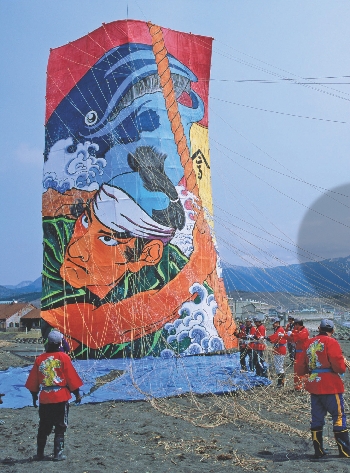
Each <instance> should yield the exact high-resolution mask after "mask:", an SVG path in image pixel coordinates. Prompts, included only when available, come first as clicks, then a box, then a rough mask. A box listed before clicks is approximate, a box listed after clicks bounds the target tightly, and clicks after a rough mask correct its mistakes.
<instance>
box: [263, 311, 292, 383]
mask: <svg viewBox="0 0 350 473" xmlns="http://www.w3.org/2000/svg"><path fill="white" fill-rule="evenodd" d="M272 326H273V331H274V333H273V334H272V335H269V336H268V337H266V340H268V341H269V342H271V343H273V363H274V365H275V370H276V374H277V387H278V388H283V386H284V378H285V374H284V358H285V356H286V353H287V348H286V345H287V339H286V333H285V331H284V328H283V327H281V322H280V319H279V318H278V317H276V318H274V319H272Z"/></svg>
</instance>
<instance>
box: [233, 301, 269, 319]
mask: <svg viewBox="0 0 350 473" xmlns="http://www.w3.org/2000/svg"><path fill="white" fill-rule="evenodd" d="M232 302H233V303H232V306H231V310H232V312H233V314H234V317H235V318H236V319H237V320H243V319H246V318H247V317H255V316H258V317H261V318H264V317H265V316H266V315H267V313H268V308H269V305H268V304H267V303H266V302H260V301H252V300H245V301H244V300H242V299H239V300H235V301H232Z"/></svg>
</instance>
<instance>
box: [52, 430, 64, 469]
mask: <svg viewBox="0 0 350 473" xmlns="http://www.w3.org/2000/svg"><path fill="white" fill-rule="evenodd" d="M63 448H64V434H55V439H54V442H53V460H54V461H57V462H58V461H62V460H65V459H66V458H67V457H66V456H65V455H63Z"/></svg>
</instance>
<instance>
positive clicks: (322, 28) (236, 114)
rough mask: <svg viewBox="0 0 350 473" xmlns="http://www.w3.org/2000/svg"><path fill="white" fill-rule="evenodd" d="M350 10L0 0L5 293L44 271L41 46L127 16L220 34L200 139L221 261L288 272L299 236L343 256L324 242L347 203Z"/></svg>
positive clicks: (288, 3) (202, 2)
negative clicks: (206, 151)
mask: <svg viewBox="0 0 350 473" xmlns="http://www.w3.org/2000/svg"><path fill="white" fill-rule="evenodd" d="M349 13H350V4H349V2H348V1H347V0H343V1H342V0H337V1H336V2H334V0H313V1H312V0H303V1H301V0H284V1H283V2H281V0H266V1H264V2H261V0H245V1H243V0H226V1H225V0H216V1H212V0H177V1H176V2H174V1H170V0H129V1H127V0H118V1H115V0H99V1H98V2H97V1H93V0H60V1H59V2H58V1H57V0H31V1H28V0H13V1H8V0H0V16H1V19H2V27H1V30H0V35H1V38H0V41H1V43H0V44H1V48H0V54H1V72H2V73H1V83H0V84H1V86H0V90H1V107H0V110H1V111H0V113H1V142H2V157H1V167H0V197H1V206H0V209H1V210H0V216H1V225H0V242H1V246H0V262H1V263H0V285H2V284H17V283H19V282H20V281H23V280H34V279H36V278H37V277H38V276H39V275H40V273H41V269H42V254H41V253H42V244H41V241H42V230H41V179H42V164H43V158H42V152H43V148H44V126H43V124H44V113H45V81H46V65H47V60H48V56H49V49H50V48H55V47H58V46H61V45H63V44H65V43H67V42H69V41H73V40H75V39H77V38H79V37H81V36H84V35H85V34H87V33H88V32H91V31H93V30H94V29H96V28H98V27H99V26H100V25H101V24H102V22H105V23H108V22H111V21H115V20H119V19H125V18H127V17H128V18H131V19H138V20H144V21H147V20H151V21H152V22H153V23H156V24H159V25H161V26H164V27H167V28H172V29H175V30H179V31H184V32H192V33H195V34H201V35H205V36H212V37H214V39H215V41H214V45H213V57H212V70H211V78H212V80H211V83H210V101H209V107H210V108H209V136H210V146H211V169H212V185H213V200H214V217H215V219H214V221H215V229H216V235H217V241H218V247H219V251H220V254H221V256H222V259H223V260H224V261H226V262H229V263H232V264H237V265H250V264H254V265H258V266H274V265H280V264H289V263H296V262H298V258H297V251H296V247H295V244H296V243H298V235H299V233H300V235H301V236H303V235H307V241H308V242H309V243H310V242H311V247H312V252H313V254H315V255H317V254H320V252H321V249H322V251H323V250H324V254H327V257H335V256H344V252H345V255H346V244H344V243H346V241H345V240H347V238H346V236H343V235H345V234H344V232H343V233H341V232H340V233H339V235H340V237H339V238H340V240H341V241H339V238H335V239H332V235H337V233H338V231H337V228H338V227H337V225H339V228H342V229H344V224H343V219H344V221H346V219H348V210H349V208H350V203H348V201H349V200H350V199H349V198H348V195H349V192H348V190H349V180H350V179H349V176H350V173H349V152H350V146H349V145H350V134H349V124H350V116H349V105H350V104H349V101H350V87H349V85H350V68H349V51H350V32H349V24H348V22H349V17H350V15H349ZM329 77H332V78H331V79H329ZM309 78H315V79H309ZM307 117H308V118H307ZM337 188H340V189H341V190H342V192H341V194H342V197H341V202H338V200H339V199H338V200H337V197H336V196H337V195H338V194H336V193H335V192H329V191H332V190H333V191H336V192H338V191H337ZM344 192H345V194H344ZM328 196H331V197H332V199H331V200H332V205H333V207H332V205H328V200H327V199H329V197H328ZM334 197H335V200H334V199H333V198H334ZM320 198H321V202H320ZM337 202H338V203H337ZM338 204H339V205H341V206H342V207H341V208H342V209H343V210H342V211H341V210H339V209H338V207H337V206H338ZM334 205H335V206H336V207H337V209H338V210H335V207H334ZM310 207H313V208H315V209H316V211H317V212H319V214H322V213H327V212H328V213H330V215H328V217H329V216H331V215H336V217H335V218H333V221H332V222H333V223H332V225H333V224H334V225H335V226H334V227H332V229H333V231H332V232H330V235H329V238H327V239H325V238H319V236H320V235H321V234H322V235H324V232H323V231H319V230H313V228H314V227H315V228H320V227H317V224H316V223H315V218H314V217H315V215H319V214H317V212H316V213H315V212H314V211H311V214H312V218H311V217H310V222H311V223H310V225H309V227H308V220H307V219H308V218H309V217H308V215H310V211H309V210H308V209H309V208H310ZM320 209H321V210H320ZM321 216H322V215H321ZM328 217H327V216H326V217H322V218H325V219H326V222H327V218H328ZM328 220H329V218H328ZM334 220H336V222H334ZM338 220H341V222H340V223H339V224H338V223H337V221H338ZM302 223H303V227H302V230H300V227H301V225H302ZM305 225H306V228H307V229H309V230H308V231H306V233H305V231H304V230H303V229H304V228H305ZM326 227H327V225H326ZM299 230H300V231H299ZM310 232H311V233H310ZM319 240H320V242H318V241H319ZM303 241H304V242H305V241H306V240H303V239H302V238H301V240H299V246H300V244H303ZM309 243H308V244H309ZM325 245H326V246H327V245H328V247H327V248H324V246H325ZM344 248H345V249H344ZM308 251H310V250H309V249H308ZM348 254H350V250H349V252H348ZM321 256H322V255H321Z"/></svg>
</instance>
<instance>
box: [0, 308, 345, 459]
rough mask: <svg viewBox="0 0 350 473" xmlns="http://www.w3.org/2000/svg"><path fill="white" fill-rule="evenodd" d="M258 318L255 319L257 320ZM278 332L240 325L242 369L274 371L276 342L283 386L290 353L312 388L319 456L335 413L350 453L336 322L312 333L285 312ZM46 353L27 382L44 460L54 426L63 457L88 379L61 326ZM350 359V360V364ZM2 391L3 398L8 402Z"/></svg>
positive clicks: (301, 382)
mask: <svg viewBox="0 0 350 473" xmlns="http://www.w3.org/2000/svg"><path fill="white" fill-rule="evenodd" d="M253 323H254V325H253ZM272 325H273V333H271V334H269V335H267V334H266V328H265V326H264V324H263V321H262V320H261V318H258V317H253V318H250V317H248V318H247V319H246V320H245V322H244V323H242V324H241V325H240V326H239V328H238V329H237V331H236V336H237V337H238V339H239V341H240V344H239V347H240V365H241V371H242V372H247V371H251V372H255V375H256V376H261V377H265V378H266V377H268V369H267V364H266V361H265V356H264V355H265V350H266V348H267V344H266V342H269V343H271V344H272V352H273V363H274V368H275V371H276V375H277V383H276V387H277V388H283V387H284V385H285V368H284V362H285V358H286V356H287V353H288V355H289V358H290V360H291V361H292V362H293V365H294V390H295V391H296V392H299V391H301V390H304V389H305V390H306V391H308V392H309V393H310V394H311V425H310V428H311V435H312V442H313V446H314V450H315V455H314V457H313V460H316V461H322V460H325V459H326V458H327V451H326V450H325V449H324V447H323V427H324V425H325V417H326V415H327V413H329V414H330V415H331V417H332V420H333V432H334V437H335V440H336V443H337V446H338V450H339V456H340V457H344V458H348V459H349V458H350V441H349V434H348V429H347V424H346V416H345V409H344V399H343V393H344V383H343V380H342V376H343V375H344V373H345V371H346V367H347V363H348V362H347V360H346V359H345V358H344V356H343V353H342V350H341V347H340V345H339V343H338V341H337V340H336V339H335V338H333V334H334V323H333V321H332V320H329V319H323V320H321V322H320V326H319V333H318V334H317V335H316V336H314V337H311V338H310V336H309V332H308V330H307V328H306V327H305V326H304V323H303V321H302V320H301V319H298V318H295V319H294V318H293V317H292V316H290V317H289V319H288V324H287V325H286V327H282V326H281V323H280V319H279V318H274V319H272ZM45 349H46V351H45V353H43V354H41V355H40V356H38V357H37V358H36V360H35V363H34V366H33V368H32V369H31V371H30V374H29V377H28V379H27V382H26V384H25V386H26V388H27V389H28V390H29V391H30V392H31V395H32V398H33V406H34V407H38V405H37V402H38V401H39V428H38V435H37V454H36V456H35V457H34V459H35V460H43V459H44V458H45V457H44V449H45V445H46V440H47V437H48V435H49V434H50V433H51V432H52V430H53V429H54V452H53V460H56V461H62V460H65V459H66V456H65V455H64V451H63V448H64V433H65V431H66V428H67V422H68V410H69V402H68V401H69V400H70V399H71V394H74V396H75V402H76V403H80V401H81V396H80V392H79V388H80V387H81V386H82V384H83V383H82V380H81V379H80V377H79V376H78V374H77V372H76V371H75V369H74V367H73V365H72V362H71V359H70V357H69V355H68V354H67V351H68V349H69V347H68V344H67V343H66V341H65V339H64V337H63V335H62V334H61V333H60V332H59V331H58V330H56V329H53V330H52V331H51V332H50V333H49V334H48V338H47V341H46V345H45ZM349 365H350V364H349ZM2 396H4V394H2V393H1V394H0V403H2V402H3V401H2V399H1V398H2Z"/></svg>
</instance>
